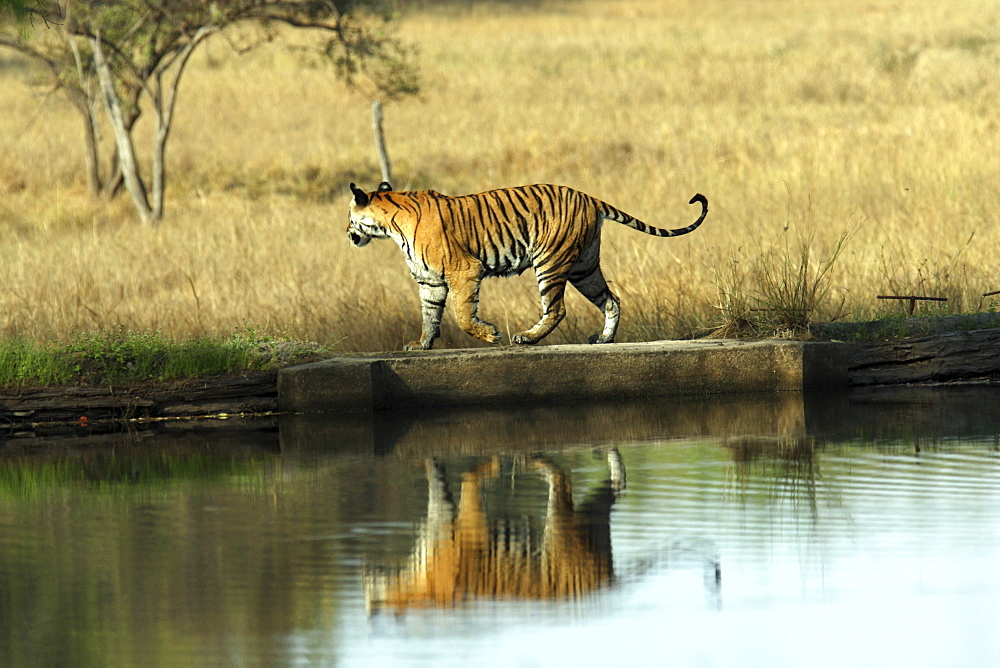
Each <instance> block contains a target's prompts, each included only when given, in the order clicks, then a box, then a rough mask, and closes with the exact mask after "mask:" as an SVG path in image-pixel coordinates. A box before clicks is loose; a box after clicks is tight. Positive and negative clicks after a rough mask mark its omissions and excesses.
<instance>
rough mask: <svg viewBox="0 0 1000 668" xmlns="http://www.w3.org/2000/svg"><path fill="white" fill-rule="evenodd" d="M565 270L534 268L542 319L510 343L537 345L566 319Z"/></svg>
mask: <svg viewBox="0 0 1000 668" xmlns="http://www.w3.org/2000/svg"><path fill="white" fill-rule="evenodd" d="M567 273H568V271H567V269H566V268H564V267H556V268H552V267H535V274H536V276H537V278H538V292H539V294H540V295H541V298H542V319H541V320H539V321H538V323H537V324H535V326H534V327H532V328H531V329H527V330H525V331H523V332H521V333H519V334H515V335H514V336H512V337H511V338H510V340H511V343H538V342H539V341H541V340H542V339H544V338H545V337H546V336H548V335H549V334H550V333H551V332H552V330H553V329H555V328H556V325H558V324H559V323H560V322H562V319H563V318H565V317H566V305H565V304H564V303H563V297H564V296H565V294H566V278H567Z"/></svg>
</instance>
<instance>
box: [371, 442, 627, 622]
mask: <svg viewBox="0 0 1000 668" xmlns="http://www.w3.org/2000/svg"><path fill="white" fill-rule="evenodd" d="M605 457H606V459H607V464H608V471H607V477H606V478H605V480H604V481H603V482H602V483H599V484H597V485H595V487H594V488H593V489H591V490H590V493H589V494H588V495H587V497H586V498H585V499H584V500H583V501H581V502H580V503H579V504H574V502H573V488H572V484H571V480H570V476H569V475H568V474H567V473H566V472H565V471H564V470H563V469H562V468H561V467H560V466H558V465H556V464H555V463H554V462H553V461H551V460H550V459H548V458H546V457H541V456H537V457H533V458H532V459H531V462H530V469H531V470H532V471H534V472H535V473H538V474H540V475H541V476H542V477H543V478H544V479H545V481H546V482H547V483H548V497H547V498H548V500H547V504H546V509H545V516H544V520H543V524H542V527H541V530H540V532H539V528H538V527H537V524H536V523H533V522H532V521H530V519H529V518H526V517H506V518H504V517H496V516H492V514H491V513H489V512H488V508H487V506H486V503H485V498H484V491H485V490H484V489H483V486H484V484H485V483H487V482H489V481H495V480H496V479H497V478H498V476H499V473H500V469H501V466H500V461H499V459H498V458H496V457H493V458H490V459H488V460H486V461H485V462H484V463H482V464H480V465H479V466H478V467H477V468H475V469H474V470H473V471H469V472H466V473H463V474H462V484H461V496H460V497H459V501H458V504H457V505H456V504H455V502H454V501H453V499H452V496H451V494H450V493H449V490H448V486H447V484H446V481H445V475H444V467H443V466H442V464H441V463H440V462H439V461H437V460H434V459H428V460H426V461H425V463H424V465H425V470H426V475H427V516H426V519H425V520H424V521H423V522H422V523H421V526H420V531H419V534H418V536H417V540H416V544H415V546H414V548H413V550H412V552H411V554H410V556H409V557H408V559H407V560H406V562H405V563H404V564H403V565H402V567H401V568H394V567H384V566H382V567H370V566H366V567H365V572H364V575H363V584H364V590H365V606H366V608H367V610H368V614H369V615H373V614H375V613H379V612H383V611H384V612H393V613H396V614H402V613H404V612H406V611H407V610H411V609H415V608H445V607H454V606H457V605H461V604H463V603H467V602H471V601H473V600H475V599H483V598H489V599H522V600H524V599H549V600H552V599H562V600H574V599H581V598H583V597H585V596H588V595H591V594H594V593H596V592H598V591H600V590H602V589H606V588H609V587H613V586H614V585H615V584H616V577H615V568H614V560H613V558H612V550H611V523H610V522H611V510H612V507H613V506H614V503H615V501H616V499H617V498H618V497H619V496H620V495H621V493H622V492H623V490H624V489H625V467H624V464H623V463H622V459H621V455H620V454H619V452H618V450H617V448H611V449H610V450H608V451H607V452H606V453H605Z"/></svg>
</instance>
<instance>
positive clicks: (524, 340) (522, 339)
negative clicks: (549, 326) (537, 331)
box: [510, 332, 538, 345]
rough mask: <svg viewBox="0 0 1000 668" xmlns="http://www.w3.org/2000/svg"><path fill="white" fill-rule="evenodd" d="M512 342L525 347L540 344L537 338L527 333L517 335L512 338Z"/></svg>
mask: <svg viewBox="0 0 1000 668" xmlns="http://www.w3.org/2000/svg"><path fill="white" fill-rule="evenodd" d="M510 342H511V343H518V344H523V345H532V344H534V343H538V339H537V338H535V337H534V336H531V335H530V334H528V333H527V332H521V333H519V334H515V335H514V336H512V337H510Z"/></svg>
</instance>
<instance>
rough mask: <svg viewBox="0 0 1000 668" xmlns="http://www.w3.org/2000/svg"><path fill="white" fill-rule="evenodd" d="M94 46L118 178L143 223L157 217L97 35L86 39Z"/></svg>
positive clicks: (99, 38) (150, 221)
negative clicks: (115, 157)
mask: <svg viewBox="0 0 1000 668" xmlns="http://www.w3.org/2000/svg"><path fill="white" fill-rule="evenodd" d="M90 41H91V44H92V45H93V47H94V65H95V67H96V68H97V78H98V80H99V81H100V83H101V91H102V92H103V93H104V104H105V107H106V108H107V111H108V118H109V119H110V120H111V129H112V130H113V131H114V134H115V145H116V146H117V147H118V164H119V166H120V167H121V172H122V178H124V180H125V188H126V189H128V192H129V195H131V196H132V202H133V203H134V204H135V210H136V211H137V212H138V214H139V218H141V219H142V222H144V223H153V222H156V221H157V218H156V217H155V216H154V212H153V210H152V208H150V206H149V197H148V196H147V194H146V186H145V184H143V182H142V178H141V177H140V176H139V166H138V164H137V163H136V159H135V147H134V146H133V144H132V135H131V133H130V132H129V130H128V128H126V126H125V118H124V116H123V114H122V107H121V102H120V101H119V99H118V92H117V91H116V90H115V83H114V80H113V79H112V78H111V68H110V67H108V62H107V61H106V60H105V59H104V53H103V51H102V50H101V35H100V33H98V34H97V36H96V37H92V38H91V39H90Z"/></svg>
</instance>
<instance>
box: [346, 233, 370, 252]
mask: <svg viewBox="0 0 1000 668" xmlns="http://www.w3.org/2000/svg"><path fill="white" fill-rule="evenodd" d="M347 237H348V238H349V239H350V240H351V243H352V244H354V245H355V246H357V247H358V248H361V247H362V246H364V245H365V244H367V243H368V242H369V241H371V240H372V238H371V237H370V236H368V235H367V234H359V233H357V232H355V231H354V230H350V231H349V232H348V233H347Z"/></svg>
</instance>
